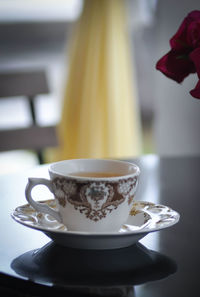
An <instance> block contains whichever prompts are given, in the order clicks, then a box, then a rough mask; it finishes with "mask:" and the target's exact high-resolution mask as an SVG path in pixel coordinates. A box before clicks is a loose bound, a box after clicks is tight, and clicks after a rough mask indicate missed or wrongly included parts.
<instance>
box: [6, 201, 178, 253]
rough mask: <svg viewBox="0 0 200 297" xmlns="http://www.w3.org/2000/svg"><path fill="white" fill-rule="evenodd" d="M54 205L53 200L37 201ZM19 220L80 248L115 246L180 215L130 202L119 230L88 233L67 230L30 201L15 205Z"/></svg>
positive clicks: (171, 222)
mask: <svg viewBox="0 0 200 297" xmlns="http://www.w3.org/2000/svg"><path fill="white" fill-rule="evenodd" d="M40 203H46V204H47V205H48V206H49V207H52V208H54V209H55V208H56V203H55V200H45V201H40ZM11 216H12V218H13V219H14V220H15V221H17V222H18V223H20V224H22V225H24V226H26V227H30V228H32V229H36V230H39V231H42V232H43V233H44V234H46V235H47V236H48V237H50V238H51V239H52V240H53V241H54V242H55V243H58V244H59V245H62V246H66V247H71V248H79V249H116V248H122V247H127V246H130V245H133V244H134V243H136V242H138V241H139V240H140V239H141V238H143V237H144V236H146V235H147V234H148V233H150V232H154V231H159V230H162V229H164V228H168V227H171V226H172V225H174V224H176V223H177V222H178V221H179V217H180V215H179V214H178V213H177V212H176V211H174V210H173V209H171V208H170V207H168V206H165V205H160V204H154V203H152V202H146V201H136V202H135V203H134V204H133V207H132V210H131V212H130V214H129V217H128V220H127V221H126V223H125V224H124V225H123V226H122V228H121V229H120V230H119V231H118V232H109V233H106V232H105V233H89V232H77V231H69V230H67V227H66V226H64V225H63V224H60V223H59V222H57V221H56V220H55V219H54V218H52V217H51V216H50V215H47V214H43V213H39V212H37V211H36V210H35V209H34V208H32V206H30V204H25V205H22V206H19V207H17V208H16V209H15V210H14V212H13V213H12V214H11Z"/></svg>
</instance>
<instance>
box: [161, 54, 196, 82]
mask: <svg viewBox="0 0 200 297" xmlns="http://www.w3.org/2000/svg"><path fill="white" fill-rule="evenodd" d="M156 69H157V70H160V71H161V72H162V73H163V74H164V75H166V76H167V77H169V78H171V79H173V80H175V81H176V82H178V83H181V82H182V81H183V80H184V78H185V77H186V76H188V75H189V74H190V73H194V72H196V70H195V67H194V64H193V62H192V61H190V60H189V57H188V56H187V55H182V53H181V52H177V51H174V50H171V51H169V52H168V53H167V54H166V55H165V56H163V57H162V58H161V59H160V60H159V61H158V62H157V64H156Z"/></svg>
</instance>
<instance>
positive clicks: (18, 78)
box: [0, 70, 58, 163]
mask: <svg viewBox="0 0 200 297" xmlns="http://www.w3.org/2000/svg"><path fill="white" fill-rule="evenodd" d="M48 93H49V88H48V83H47V79H46V75H45V72H44V71H43V70H38V71H37V70H34V71H20V72H10V73H8V72H7V73H0V99H2V98H6V97H12V98H13V99H15V98H17V96H25V98H26V99H27V100H28V102H29V109H30V116H31V118H32V125H31V126H29V127H25V128H19V129H0V151H9V150H17V149H28V150H34V151H35V152H36V153H37V156H38V160H39V163H44V160H43V156H42V151H43V149H45V148H47V147H55V146H57V145H58V141H57V135H56V127H55V126H45V127H44V126H42V127H41V126H39V125H38V124H37V120H36V119H37V117H36V112H37V110H36V108H35V98H36V96H37V95H39V94H48Z"/></svg>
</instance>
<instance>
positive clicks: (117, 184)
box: [25, 159, 140, 232]
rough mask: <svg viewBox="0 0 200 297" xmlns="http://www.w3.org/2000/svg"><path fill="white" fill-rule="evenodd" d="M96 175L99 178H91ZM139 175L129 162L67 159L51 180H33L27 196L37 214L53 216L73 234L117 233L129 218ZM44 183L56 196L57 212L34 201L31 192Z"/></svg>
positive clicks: (54, 167)
mask: <svg viewBox="0 0 200 297" xmlns="http://www.w3.org/2000/svg"><path fill="white" fill-rule="evenodd" d="M94 172H95V173H97V175H99V176H98V177H94V176H91V175H92V174H91V173H94ZM77 173H78V175H76V174H77ZM102 173H104V175H107V176H102ZM73 174H74V175H73ZM139 174H140V169H139V167H138V166H137V165H135V164H133V163H129V162H123V161H116V160H103V159H77V160H75V159H72V160H65V161H61V162H57V163H53V164H51V165H50V167H49V175H50V180H48V179H44V178H29V179H28V184H27V186H26V190H25V194H26V199H27V201H28V202H29V203H30V205H32V207H33V208H34V209H35V210H36V211H38V212H42V213H46V214H49V215H51V216H52V217H54V218H55V219H56V220H58V221H59V222H61V223H63V224H64V225H65V226H66V227H67V229H68V230H69V231H84V232H114V231H118V230H119V229H120V228H121V226H122V225H123V224H124V223H125V222H126V220H127V218H128V216H129V213H130V210H131V208H132V204H133V198H134V196H135V192H136V188H137V185H138V177H139ZM82 175H84V176H82ZM85 175H88V176H85ZM93 175H94V174H93ZM109 175H111V176H109ZM40 184H42V185H45V186H47V187H48V188H49V190H50V191H51V192H52V193H53V194H54V198H55V200H56V204H57V210H54V209H52V208H50V207H49V206H47V205H45V204H44V203H39V202H36V201H34V200H33V198H32V195H31V191H32V189H33V188H34V187H35V186H37V185H40Z"/></svg>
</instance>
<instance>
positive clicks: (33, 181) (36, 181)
mask: <svg viewBox="0 0 200 297" xmlns="http://www.w3.org/2000/svg"><path fill="white" fill-rule="evenodd" d="M37 185H44V186H46V187H47V188H48V189H49V190H50V192H52V193H53V186H52V183H51V181H50V180H48V179H46V178H36V177H34V178H29V179H28V183H27V185H26V189H25V196H26V200H27V201H28V202H29V203H30V205H31V206H32V207H33V208H34V209H35V210H37V211H38V212H42V213H46V214H49V215H51V216H52V217H54V218H55V219H56V220H57V221H58V222H60V223H62V218H61V215H60V213H59V212H58V211H56V210H53V209H52V208H50V207H49V206H47V205H46V204H42V203H39V202H36V201H34V200H33V198H32V195H31V191H32V189H33V188H34V187H35V186H37Z"/></svg>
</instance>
